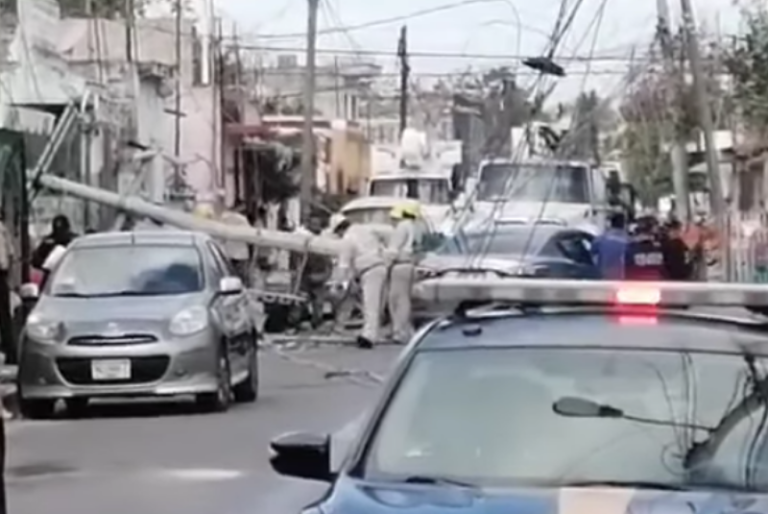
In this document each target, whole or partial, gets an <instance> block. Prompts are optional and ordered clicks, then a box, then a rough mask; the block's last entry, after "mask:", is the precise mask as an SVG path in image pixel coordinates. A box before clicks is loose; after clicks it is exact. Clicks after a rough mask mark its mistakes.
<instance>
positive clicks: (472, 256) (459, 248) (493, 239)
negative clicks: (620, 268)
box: [420, 223, 599, 279]
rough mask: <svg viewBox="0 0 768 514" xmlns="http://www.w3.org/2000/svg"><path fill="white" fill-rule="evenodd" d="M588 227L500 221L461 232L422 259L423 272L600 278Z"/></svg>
mask: <svg viewBox="0 0 768 514" xmlns="http://www.w3.org/2000/svg"><path fill="white" fill-rule="evenodd" d="M593 240H594V236H592V235H591V234H590V233H589V232H586V231H583V230H578V229H573V228H568V227H564V226H558V225H547V224H541V225H539V224H537V225H532V224H503V223H502V224H496V225H495V226H493V227H491V228H489V229H485V230H483V231H473V232H469V233H464V234H457V235H455V236H453V237H451V238H450V239H447V240H446V241H445V242H444V244H443V245H442V246H441V247H440V248H438V249H437V250H436V251H435V252H432V253H429V254H427V256H426V257H425V258H424V259H423V260H422V261H421V264H420V274H421V276H423V277H439V276H446V275H459V274H460V275H467V274H470V275H486V274H491V275H494V276H535V277H548V278H576V279H594V278H599V275H598V270H597V268H596V266H595V264H594V262H593V260H592V255H591V250H590V249H591V245H592V241H593Z"/></svg>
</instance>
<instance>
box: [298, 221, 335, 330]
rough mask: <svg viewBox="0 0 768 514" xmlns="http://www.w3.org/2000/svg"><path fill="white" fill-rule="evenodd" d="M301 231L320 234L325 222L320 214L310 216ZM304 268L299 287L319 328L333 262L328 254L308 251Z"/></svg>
mask: <svg viewBox="0 0 768 514" xmlns="http://www.w3.org/2000/svg"><path fill="white" fill-rule="evenodd" d="M298 232H299V233H303V234H305V235H309V236H319V235H320V234H321V233H322V232H323V223H322V220H321V219H320V218H319V217H318V216H310V218H309V220H308V221H307V224H306V226H302V227H299V231H298ZM302 258H303V259H304V262H303V269H301V276H300V277H299V287H300V289H301V291H302V292H304V294H306V295H307V299H308V301H309V308H310V316H311V322H312V328H319V327H320V326H321V325H322V323H323V311H324V308H325V302H326V299H327V294H326V293H327V290H326V287H325V284H326V283H327V282H328V279H329V278H331V271H332V269H333V264H332V262H331V259H330V258H329V257H328V256H326V255H320V254H317V253H312V252H308V253H307V254H306V255H303V256H302Z"/></svg>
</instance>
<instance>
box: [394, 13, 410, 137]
mask: <svg viewBox="0 0 768 514" xmlns="http://www.w3.org/2000/svg"><path fill="white" fill-rule="evenodd" d="M397 57H398V59H400V133H401V134H402V133H403V131H405V129H406V128H408V79H409V78H410V75H411V66H410V64H409V63H408V27H406V26H405V25H403V27H402V28H401V29H400V39H399V40H398V42H397Z"/></svg>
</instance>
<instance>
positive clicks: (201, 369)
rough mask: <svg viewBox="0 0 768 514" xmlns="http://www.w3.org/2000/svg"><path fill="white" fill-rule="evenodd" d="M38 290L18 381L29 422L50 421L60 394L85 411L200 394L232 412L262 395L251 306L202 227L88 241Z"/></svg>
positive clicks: (214, 407) (207, 405)
mask: <svg viewBox="0 0 768 514" xmlns="http://www.w3.org/2000/svg"><path fill="white" fill-rule="evenodd" d="M27 289H28V290H29V289H30V288H27ZM31 289H32V291H33V293H32V294H33V295H34V296H36V302H37V303H36V305H35V306H34V308H33V309H32V311H31V313H30V315H29V317H28V319H27V323H26V325H25V327H24V330H23V334H22V338H21V346H20V355H19V379H18V380H19V404H20V408H21V411H22V413H23V414H24V415H25V416H27V417H31V418H45V417H49V416H51V415H52V414H53V413H54V408H55V404H56V401H57V400H59V399H63V400H65V402H66V405H67V409H68V410H69V411H70V413H71V414H74V415H79V414H82V413H83V411H84V409H85V408H86V407H87V405H88V401H89V400H90V399H91V398H103V397H140V396H177V395H195V398H196V400H197V402H198V403H199V404H200V406H201V407H202V408H204V409H206V410H210V411H223V410H226V409H227V407H228V406H229V405H230V402H231V401H233V400H234V401H241V402H252V401H255V400H256V398H257V396H258V381H259V371H258V346H259V345H258V341H259V337H260V336H259V333H258V330H257V326H258V323H257V322H256V319H255V317H254V316H253V315H252V312H254V309H253V308H252V307H253V306H252V305H251V304H250V303H249V299H248V297H247V294H246V292H245V290H244V288H243V283H242V281H241V279H240V278H238V277H237V275H236V274H235V273H234V271H233V270H232V269H231V267H230V266H229V262H228V260H227V259H226V258H225V255H224V253H223V251H222V250H221V248H220V247H219V245H218V244H217V243H216V242H215V241H214V240H213V239H211V238H210V237H208V236H206V235H204V234H199V233H195V232H186V231H168V230H158V231H141V232H110V233H103V234H93V235H88V236H84V237H81V238H78V239H76V240H75V241H74V242H73V243H72V244H71V245H70V247H69V248H68V249H67V251H66V253H65V254H64V255H63V256H62V258H61V260H60V261H59V262H58V264H57V265H56V267H55V268H54V269H53V270H52V272H51V274H50V276H49V277H48V279H47V280H46V283H45V285H44V286H43V288H42V290H40V291H34V288H31Z"/></svg>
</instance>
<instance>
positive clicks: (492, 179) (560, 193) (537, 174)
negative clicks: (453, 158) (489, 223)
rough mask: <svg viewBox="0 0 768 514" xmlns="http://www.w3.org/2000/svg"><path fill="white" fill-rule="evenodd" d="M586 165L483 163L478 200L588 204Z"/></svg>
mask: <svg viewBox="0 0 768 514" xmlns="http://www.w3.org/2000/svg"><path fill="white" fill-rule="evenodd" d="M587 172H588V170H587V168H586V167H585V166H573V165H559V166H553V165H546V164H511V163H509V164H486V165H485V166H483V168H482V170H480V181H479V184H478V191H477V199H478V200H480V201H502V200H504V201H508V200H519V201H527V202H544V201H548V202H563V203H589V180H588V177H587Z"/></svg>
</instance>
